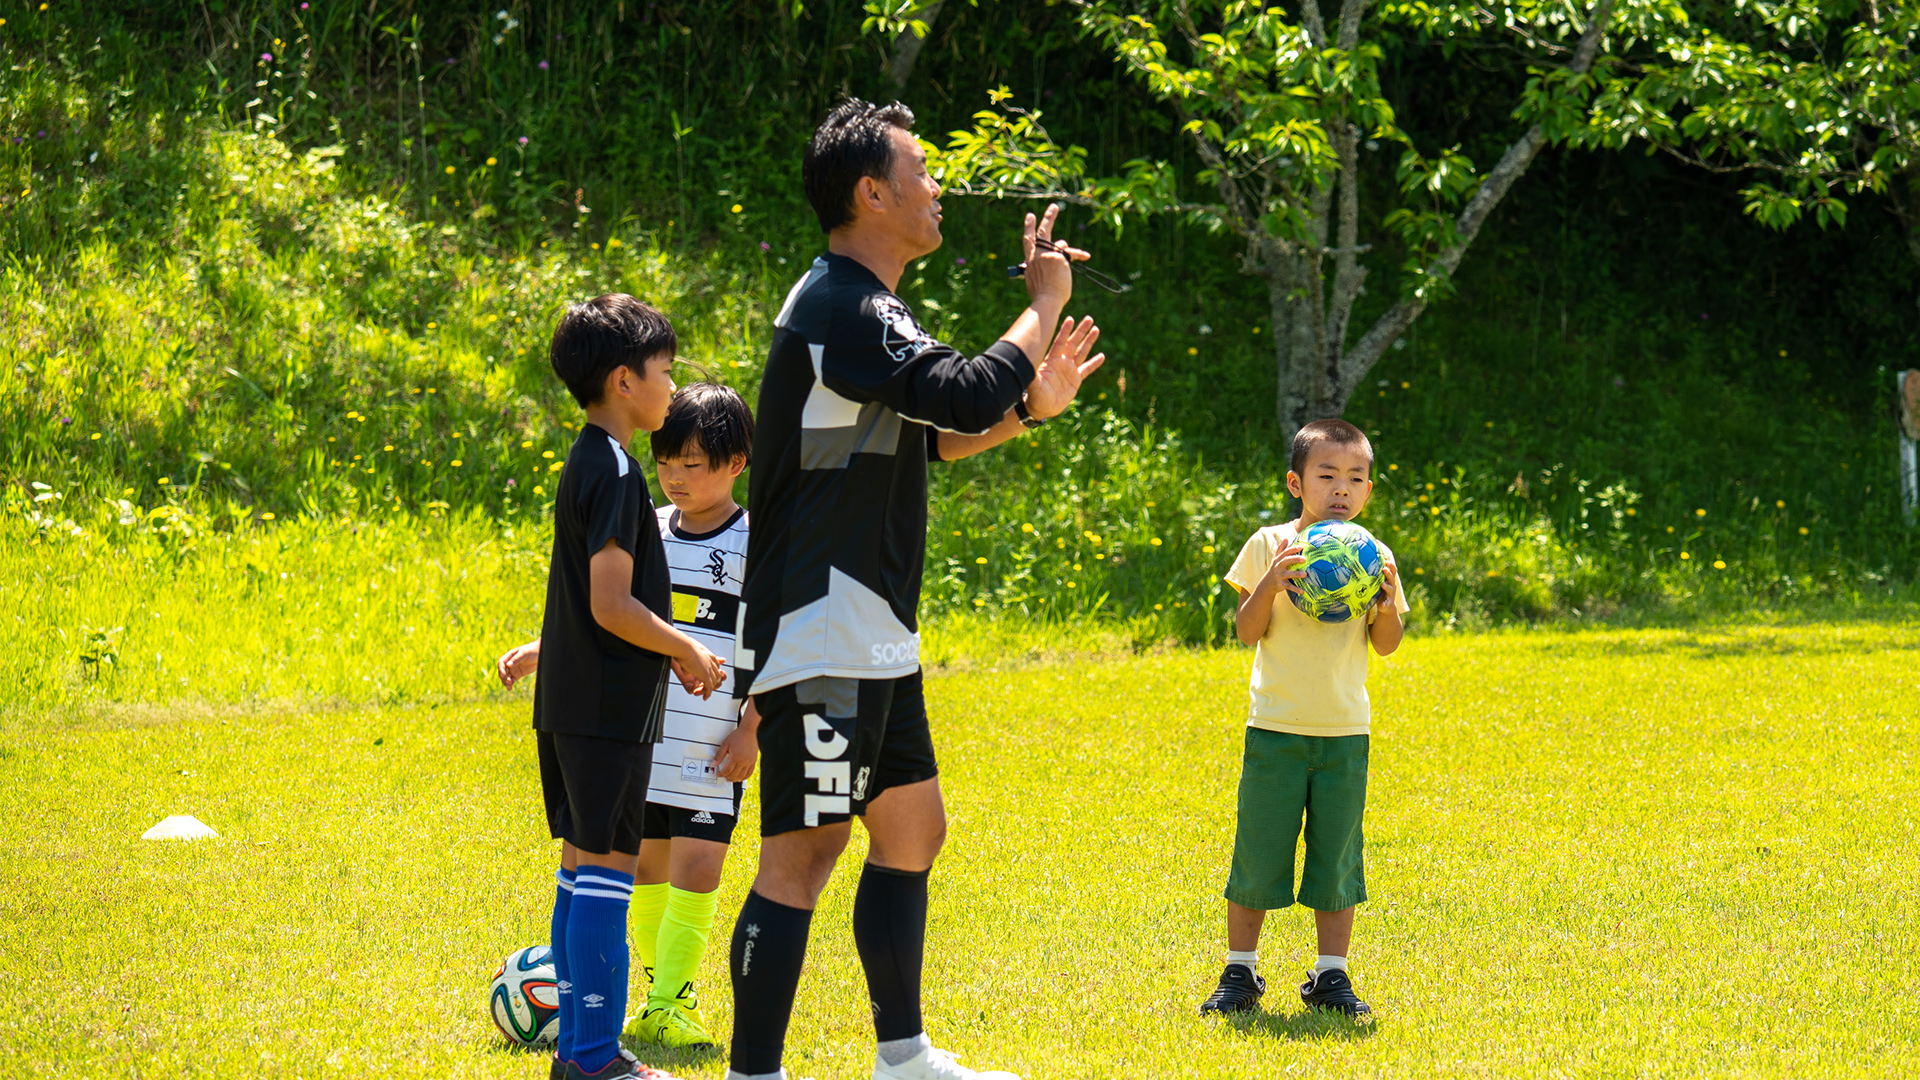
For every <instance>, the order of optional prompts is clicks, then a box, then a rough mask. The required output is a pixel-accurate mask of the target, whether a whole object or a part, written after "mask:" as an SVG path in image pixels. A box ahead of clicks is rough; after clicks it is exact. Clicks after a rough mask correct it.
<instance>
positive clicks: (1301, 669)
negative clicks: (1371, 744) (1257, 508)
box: [1227, 521, 1407, 737]
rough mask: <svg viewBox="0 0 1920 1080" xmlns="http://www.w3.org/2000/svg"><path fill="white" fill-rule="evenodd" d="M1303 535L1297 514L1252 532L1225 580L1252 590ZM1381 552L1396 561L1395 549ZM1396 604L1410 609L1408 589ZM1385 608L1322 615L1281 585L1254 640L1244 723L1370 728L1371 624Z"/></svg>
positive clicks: (1296, 731) (1351, 730)
mask: <svg viewBox="0 0 1920 1080" xmlns="http://www.w3.org/2000/svg"><path fill="white" fill-rule="evenodd" d="M1297 535H1298V530H1297V529H1295V528H1294V523H1293V522H1291V521H1290V522H1287V523H1286V524H1285V525H1269V526H1267V527H1266V528H1264V529H1261V530H1260V531H1259V532H1257V533H1254V534H1253V535H1252V536H1251V537H1249V538H1248V539H1247V543H1246V546H1245V547H1243V548H1241V549H1240V556H1239V558H1236V559H1234V560H1233V569H1231V570H1229V571H1227V584H1229V585H1232V586H1233V587H1234V588H1236V589H1239V590H1240V592H1241V593H1243V594H1244V593H1251V592H1252V591H1253V590H1254V588H1255V587H1256V586H1258V585H1259V584H1260V579H1261V578H1263V577H1265V576H1266V573H1267V568H1268V567H1270V566H1272V565H1273V559H1274V556H1275V555H1277V554H1279V552H1280V549H1282V548H1284V547H1286V546H1287V545H1288V544H1291V543H1293V541H1294V538H1295V537H1296V536H1297ZM1380 554H1381V556H1382V557H1384V558H1385V559H1386V561H1387V562H1389V563H1392V564H1393V565H1394V566H1395V568H1396V569H1397V568H1398V566H1399V564H1398V563H1395V562H1394V560H1393V552H1391V551H1389V550H1387V545H1385V544H1381V545H1380ZM1394 607H1395V608H1396V609H1397V610H1399V611H1400V612H1401V613H1402V614H1404V613H1405V612H1406V610H1407V598H1406V590H1405V589H1404V588H1403V589H1401V590H1400V592H1399V594H1398V595H1396V596H1395V597H1394ZM1379 611H1380V609H1379V608H1377V607H1371V608H1368V609H1367V617H1366V618H1365V619H1364V620H1362V619H1350V620H1348V621H1347V622H1343V623H1323V622H1321V621H1319V620H1318V619H1315V618H1314V617H1313V616H1311V615H1308V614H1307V613H1306V612H1304V611H1301V610H1300V609H1299V608H1297V607H1295V606H1294V604H1293V600H1292V597H1291V596H1290V595H1289V594H1287V593H1284V592H1283V593H1281V594H1280V595H1278V596H1276V597H1275V598H1274V601H1273V617H1272V619H1271V620H1270V621H1269V622H1268V623H1267V632H1266V634H1265V635H1264V636H1263V637H1261V639H1260V643H1259V644H1258V645H1255V646H1254V647H1253V679H1252V682H1251V685H1250V690H1251V696H1252V705H1251V708H1250V709H1249V710H1248V715H1247V726H1248V727H1257V728H1265V729H1267V730H1268V731H1284V732H1287V733H1289V734H1293V735H1323V736H1329V737H1331V736H1337V735H1365V734H1368V732H1369V728H1370V724H1371V722H1372V715H1373V714H1372V708H1371V706H1370V705H1369V703H1368V701H1367V627H1369V626H1371V625H1372V624H1373V620H1374V617H1375V616H1376V615H1378V614H1379Z"/></svg>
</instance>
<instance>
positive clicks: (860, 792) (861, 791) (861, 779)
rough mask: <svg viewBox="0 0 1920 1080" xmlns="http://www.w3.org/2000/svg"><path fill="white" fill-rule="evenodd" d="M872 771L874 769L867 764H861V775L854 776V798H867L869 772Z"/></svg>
mask: <svg viewBox="0 0 1920 1080" xmlns="http://www.w3.org/2000/svg"><path fill="white" fill-rule="evenodd" d="M872 771H873V770H872V769H870V768H868V767H867V766H865V765H862V766H860V775H859V776H856V777H854V780H853V797H854V798H856V799H865V798H866V797H867V774H868V773H870V772H872Z"/></svg>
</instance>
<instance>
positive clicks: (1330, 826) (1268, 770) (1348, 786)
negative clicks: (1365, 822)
mask: <svg viewBox="0 0 1920 1080" xmlns="http://www.w3.org/2000/svg"><path fill="white" fill-rule="evenodd" d="M1367 738H1368V737H1367V736H1365V735H1340V736H1335V737H1327V736H1321V735H1290V734H1287V733H1286V732H1281V731H1267V730H1265V729H1264V728H1255V727H1250V728H1248V729H1247V747H1246V751H1245V753H1244V754H1243V755H1242V757H1241V759H1240V819H1239V822H1238V823H1237V825H1236V826H1235V828H1234V834H1233V869H1232V870H1231V871H1230V872H1229V873H1228V874H1227V888H1226V897H1227V899H1229V900H1231V901H1233V902H1234V903H1236V904H1239V905H1240V906H1241V907H1245V908H1253V909H1255V910H1258V911H1272V910H1273V909H1275V908H1283V907H1287V906H1289V905H1291V904H1292V903H1293V902H1294V900H1295V899H1296V898H1297V899H1298V900H1299V901H1300V903H1302V904H1304V905H1306V906H1307V907H1310V908H1312V909H1314V910H1315V911H1343V910H1345V909H1347V908H1350V907H1352V906H1353V905H1355V904H1358V903H1360V902H1361V901H1363V900H1365V899H1366V898H1367V875H1366V859H1365V853H1364V848H1365V841H1364V839H1363V838H1362V836H1361V831H1360V818H1361V815H1362V814H1364V813H1365V812H1366V808H1367ZM1303 816H1304V817H1305V819H1306V834H1307V857H1306V865H1305V867H1304V868H1303V869H1302V871H1301V873H1300V891H1299V893H1298V895H1297V897H1296V894H1295V893H1294V891H1293V849H1294V846H1295V845H1296V844H1297V843H1298V841H1299V839H1300V832H1301V827H1300V824H1301V818H1302V817H1303Z"/></svg>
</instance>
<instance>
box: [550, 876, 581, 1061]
mask: <svg viewBox="0 0 1920 1080" xmlns="http://www.w3.org/2000/svg"><path fill="white" fill-rule="evenodd" d="M553 876H554V878H555V880H556V881H557V882H558V884H557V885H556V886H555V887H554V890H553V924H552V926H551V928H550V929H549V931H548V934H549V938H548V940H549V942H550V943H551V945H552V948H553V981H554V984H555V988H556V989H557V990H558V991H559V994H560V1038H559V1040H558V1041H557V1042H555V1043H554V1046H553V1051H554V1053H555V1055H557V1056H558V1057H559V1058H560V1060H561V1061H565V1060H567V1058H568V1056H569V1055H570V1054H571V1053H572V1051H573V1029H574V1026H575V1025H577V1024H579V1023H580V1017H579V1016H578V1015H576V1014H575V1010H574V1007H573V1005H574V1002H573V983H572V982H571V981H569V980H570V979H571V976H570V975H569V972H570V971H571V970H572V967H573V966H572V965H571V964H569V963H567V916H568V913H569V912H570V911H571V910H572V908H573V878H574V873H573V871H571V870H568V869H567V868H565V867H561V868H560V869H558V870H555V871H554V872H553Z"/></svg>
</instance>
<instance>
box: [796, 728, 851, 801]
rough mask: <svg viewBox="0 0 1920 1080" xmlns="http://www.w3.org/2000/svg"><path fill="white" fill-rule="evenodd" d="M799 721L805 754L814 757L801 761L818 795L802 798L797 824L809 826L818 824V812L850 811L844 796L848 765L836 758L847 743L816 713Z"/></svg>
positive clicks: (809, 794) (840, 754)
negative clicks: (804, 739) (804, 742)
mask: <svg viewBox="0 0 1920 1080" xmlns="http://www.w3.org/2000/svg"><path fill="white" fill-rule="evenodd" d="M801 723H802V725H803V727H804V728H805V730H806V742H807V756H809V757H812V758H814V759H816V760H813V761H808V762H805V763H803V766H804V769H805V775H806V778H807V779H809V780H812V781H813V782H814V787H815V788H817V789H818V790H819V794H814V793H811V792H810V793H808V794H807V796H806V798H805V799H804V800H803V801H802V810H801V824H803V825H805V826H806V827H807V828H809V829H812V828H817V827H818V826H819V825H820V815H821V814H848V813H852V812H853V804H852V803H851V802H850V801H849V800H848V799H847V780H848V777H849V775H850V773H851V772H852V766H850V765H849V764H848V763H847V762H845V761H841V760H836V759H839V758H842V757H844V756H845V755H846V752H847V747H848V746H849V745H851V744H850V743H848V742H847V737H846V736H845V735H842V734H840V733H839V732H837V731H835V730H833V725H831V724H829V723H827V721H826V719H825V718H824V717H822V716H821V715H820V714H818V713H807V714H805V715H804V716H803V717H802V718H801Z"/></svg>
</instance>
